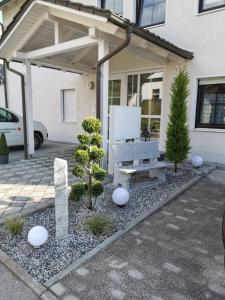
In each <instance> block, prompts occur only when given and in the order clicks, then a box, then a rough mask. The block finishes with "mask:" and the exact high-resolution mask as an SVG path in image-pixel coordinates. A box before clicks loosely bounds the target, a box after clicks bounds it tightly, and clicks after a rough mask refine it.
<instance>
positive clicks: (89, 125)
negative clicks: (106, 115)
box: [70, 117, 105, 209]
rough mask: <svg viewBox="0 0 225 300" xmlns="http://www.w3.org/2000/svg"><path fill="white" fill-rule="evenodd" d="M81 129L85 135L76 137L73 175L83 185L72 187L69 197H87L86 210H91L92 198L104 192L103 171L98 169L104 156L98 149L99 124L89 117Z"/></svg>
mask: <svg viewBox="0 0 225 300" xmlns="http://www.w3.org/2000/svg"><path fill="white" fill-rule="evenodd" d="M82 127H83V129H84V131H85V133H84V134H80V135H79V136H78V137H77V138H78V141H79V142H80V144H79V145H78V147H77V148H76V149H75V152H74V158H75V161H76V165H75V167H74V169H73V174H74V176H76V177H78V178H81V179H82V180H83V183H82V184H80V183H78V184H75V185H73V187H72V190H71V194H70V196H71V199H80V198H81V197H83V196H84V195H87V196H88V208H89V209H93V197H98V196H100V195H101V194H102V193H103V190H104V189H103V185H102V181H103V180H104V178H105V171H104V170H103V169H102V168H101V167H100V162H101V160H102V159H103V158H104V156H105V152H104V150H103V149H102V148H101V147H100V146H101V143H102V140H103V138H102V136H101V134H100V129H101V122H100V121H99V120H98V119H96V118H94V117H89V118H87V119H85V120H84V121H83V123H82ZM84 187H85V188H84Z"/></svg>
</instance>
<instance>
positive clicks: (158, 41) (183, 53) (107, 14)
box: [0, 0, 194, 59]
mask: <svg viewBox="0 0 225 300" xmlns="http://www.w3.org/2000/svg"><path fill="white" fill-rule="evenodd" d="M9 1H10V0H3V1H2V2H1V4H0V6H1V5H3V3H4V2H5V4H6V2H9ZM34 1H35V0H27V1H26V2H25V3H24V4H23V5H22V7H21V9H20V10H19V11H18V13H17V14H16V15H15V17H14V19H13V21H12V22H11V23H10V24H9V26H8V27H7V29H6V30H5V32H4V33H3V35H2V37H1V39H0V45H1V44H2V43H3V41H4V40H5V39H6V37H7V36H8V34H9V33H10V32H11V30H12V29H13V28H14V26H15V25H16V24H17V22H18V21H19V19H20V18H21V16H22V15H23V14H24V12H25V11H26V9H28V7H29V6H30V5H31V4H32V3H33V2H34ZM42 1H44V2H49V3H54V4H57V5H60V6H66V7H69V8H72V9H75V10H80V11H83V12H86V13H89V14H94V15H98V16H101V17H104V18H107V20H108V21H109V22H110V23H113V24H115V25H117V26H119V27H121V28H126V27H128V26H131V27H132V29H133V33H134V34H136V35H137V36H140V37H142V38H144V39H145V40H147V41H149V42H151V43H154V44H155V45H157V46H159V47H162V48H164V49H166V50H168V51H170V52H172V53H174V54H176V55H178V56H180V57H182V58H184V59H192V58H193V57H194V54H193V52H190V51H187V50H184V49H182V48H179V47H177V46H176V45H174V44H172V43H170V42H168V41H166V40H165V39H163V38H161V37H160V36H158V35H156V34H154V33H152V32H149V31H148V30H145V29H143V28H141V27H139V26H137V25H136V24H134V23H131V22H130V21H129V20H126V19H124V18H121V17H119V16H118V15H116V14H115V13H112V12H111V11H110V10H108V9H102V8H97V7H95V6H90V5H84V4H80V3H77V2H71V1H67V0H42Z"/></svg>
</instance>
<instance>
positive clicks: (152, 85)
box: [127, 72, 163, 139]
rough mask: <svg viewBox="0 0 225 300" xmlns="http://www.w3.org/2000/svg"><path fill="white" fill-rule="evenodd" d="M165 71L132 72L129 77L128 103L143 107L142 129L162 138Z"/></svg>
mask: <svg viewBox="0 0 225 300" xmlns="http://www.w3.org/2000/svg"><path fill="white" fill-rule="evenodd" d="M162 88H163V73H162V72H155V73H140V74H130V75H128V77H127V105H128V106H139V107H141V115H142V116H141V130H142V131H146V130H147V131H148V132H149V133H150V136H151V138H153V139H159V138H160V127H161V108H162Z"/></svg>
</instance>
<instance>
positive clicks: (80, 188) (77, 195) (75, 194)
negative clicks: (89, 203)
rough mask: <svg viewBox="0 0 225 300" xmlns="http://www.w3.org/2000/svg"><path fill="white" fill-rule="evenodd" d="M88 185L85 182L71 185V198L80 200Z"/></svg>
mask: <svg viewBox="0 0 225 300" xmlns="http://www.w3.org/2000/svg"><path fill="white" fill-rule="evenodd" d="M85 192H86V185H85V184H84V183H78V184H74V185H72V186H71V192H70V196H69V198H70V200H73V201H79V200H81V198H82V197H83V196H84V195H85Z"/></svg>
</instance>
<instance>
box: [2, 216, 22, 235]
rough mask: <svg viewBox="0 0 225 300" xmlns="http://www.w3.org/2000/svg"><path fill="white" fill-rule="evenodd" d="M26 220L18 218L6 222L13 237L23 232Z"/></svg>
mask: <svg viewBox="0 0 225 300" xmlns="http://www.w3.org/2000/svg"><path fill="white" fill-rule="evenodd" d="M24 223H25V219H24V218H21V217H16V218H13V219H9V220H6V221H5V226H6V228H7V229H8V231H9V232H10V233H11V234H12V235H17V234H20V233H21V232H22V231H23V225H24Z"/></svg>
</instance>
